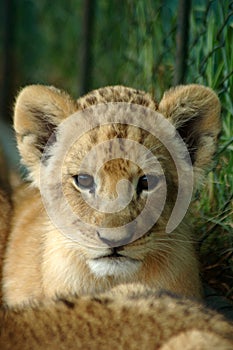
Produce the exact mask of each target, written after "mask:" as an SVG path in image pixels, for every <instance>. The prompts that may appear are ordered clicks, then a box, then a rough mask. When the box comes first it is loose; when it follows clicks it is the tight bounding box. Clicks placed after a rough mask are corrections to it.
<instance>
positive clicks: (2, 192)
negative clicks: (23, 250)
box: [0, 148, 12, 304]
mask: <svg viewBox="0 0 233 350" xmlns="http://www.w3.org/2000/svg"><path fill="white" fill-rule="evenodd" d="M8 178H9V175H8V168H7V164H6V161H5V159H4V156H3V152H2V150H1V148H0V280H2V266H3V257H4V254H5V250H6V245H7V238H8V234H9V231H10V219H11V215H12V208H11V199H10V186H9V181H8ZM1 302H2V288H1V289H0V304H1Z"/></svg>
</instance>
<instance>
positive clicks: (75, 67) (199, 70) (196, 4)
mask: <svg viewBox="0 0 233 350" xmlns="http://www.w3.org/2000/svg"><path fill="white" fill-rule="evenodd" d="M0 39H1V40H0V45H1V46H0V119H1V122H0V135H1V139H2V141H3V143H4V145H5V148H6V153H7V157H8V158H9V159H10V162H11V164H13V165H15V164H16V163H17V153H16V152H15V146H14V141H13V136H12V135H11V132H10V131H9V124H10V123H11V116H12V106H13V103H14V96H15V95H16V94H17V92H18V90H19V89H20V88H21V87H23V86H25V85H27V84H31V83H42V84H48V85H55V86H57V87H59V88H61V89H64V90H67V91H68V92H69V93H71V94H72V95H73V96H74V97H78V96H80V95H81V94H84V93H86V92H87V91H89V90H91V89H94V88H98V87H101V86H105V85H115V84H124V85H127V86H131V87H135V88H139V89H142V90H146V91H148V92H151V93H152V94H153V95H154V96H155V98H156V99H158V100H159V99H160V98H161V96H162V94H163V92H164V90H166V89H168V88H169V87H170V86H172V85H177V84H180V83H201V84H204V85H207V86H209V87H211V88H213V89H214V90H215V91H216V92H217V93H218V95H219V97H220V100H221V103H222V134H221V136H220V141H219V149H218V152H217V155H216V157H215V163H214V171H211V172H210V173H209V175H208V178H207V181H206V185H205V186H204V188H203V189H202V190H201V191H200V193H197V199H198V200H197V203H196V217H197V223H196V225H197V232H196V234H195V240H197V241H198V242H199V243H198V245H197V248H198V249H199V250H200V255H201V260H202V273H203V276H204V279H205V280H207V281H208V282H209V283H210V284H211V285H212V286H214V287H215V288H217V289H218V290H220V291H221V292H223V294H224V295H226V296H227V297H229V298H232V299H233V117H232V115H233V49H232V47H233V1H228V0H226V1H221V0H200V1H198V0H193V1H190V0H167V1H162V0H124V1H119V0H56V1H48V0H40V1H38V0H1V2H0ZM203 222H204V224H203Z"/></svg>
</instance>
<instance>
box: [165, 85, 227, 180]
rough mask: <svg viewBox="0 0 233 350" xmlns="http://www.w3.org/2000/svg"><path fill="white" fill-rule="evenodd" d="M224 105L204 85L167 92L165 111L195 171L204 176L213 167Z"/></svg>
mask: <svg viewBox="0 0 233 350" xmlns="http://www.w3.org/2000/svg"><path fill="white" fill-rule="evenodd" d="M220 109H221V108H220V102H219V99H218V97H217V95H216V94H215V92H214V91H213V90H211V89H209V88H207V87H204V86H202V85H196V84H192V85H181V86H178V87H175V88H172V89H170V90H168V91H167V92H165V94H164V96H163V98H162V100H161V102H160V104H159V112H161V113H162V114H163V115H164V116H165V117H166V118H168V119H169V120H170V121H171V123H172V124H173V125H174V126H175V127H176V129H177V131H178V132H179V134H180V136H181V137H182V138H183V140H184V142H185V143H186V145H187V148H188V150H189V153H190V157H191V160H192V163H193V166H194V171H195V172H196V173H199V174H200V175H201V174H203V170H206V169H207V168H208V166H209V165H210V164H211V160H212V156H213V154H214V152H215V149H216V144H217V138H218V134H219V132H220Z"/></svg>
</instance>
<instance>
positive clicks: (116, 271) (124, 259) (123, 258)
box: [88, 248, 141, 278]
mask: <svg viewBox="0 0 233 350" xmlns="http://www.w3.org/2000/svg"><path fill="white" fill-rule="evenodd" d="M88 265H89V267H90V269H91V271H92V273H94V275H96V276H98V277H104V276H115V277H118V278H119V277H120V276H121V277H122V278H124V277H126V276H130V275H133V274H134V273H135V272H136V271H137V270H138V269H139V267H140V266H141V261H140V260H136V259H134V258H131V257H129V256H127V255H124V254H123V253H121V252H120V251H119V248H111V249H110V250H109V251H108V253H107V254H106V255H101V256H98V257H96V258H94V259H91V260H89V261H88Z"/></svg>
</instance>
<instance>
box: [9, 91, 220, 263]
mask: <svg viewBox="0 0 233 350" xmlns="http://www.w3.org/2000/svg"><path fill="white" fill-rule="evenodd" d="M219 114H220V105H219V100H218V98H217V96H216V95H215V93H214V92H213V91H212V90H210V89H208V88H206V87H203V86H199V85H187V86H179V87H176V88H173V89H170V90H169V91H167V92H166V93H165V94H164V96H163V98H162V100H161V102H160V103H159V104H157V103H156V102H155V101H154V100H153V98H152V97H151V96H150V95H149V94H146V93H144V92H142V91H138V90H134V89H131V88H126V87H123V86H114V87H106V88H102V89H99V90H95V91H93V92H91V93H89V94H87V95H86V96H84V97H82V98H80V99H78V100H77V101H75V100H73V99H72V98H71V97H70V96H69V95H67V94H66V93H64V92H61V91H60V90H57V89H55V88H53V87H46V86H40V85H34V86H28V87H26V88H25V89H23V90H22V91H21V93H20V94H19V96H18V98H17V101H16V105H15V116H14V127H15V131H16V136H17V141H18V148H19V151H20V154H21V157H22V162H23V163H24V164H25V165H26V167H27V168H28V171H29V175H30V179H31V181H32V184H33V185H34V186H36V187H38V188H39V189H40V191H41V194H42V198H43V200H44V204H45V208H46V210H47V211H48V214H49V216H50V218H51V219H52V221H53V223H54V224H55V225H56V226H58V227H59V228H60V229H61V230H62V231H63V232H64V234H65V235H68V236H70V238H72V240H77V241H78V242H79V243H80V242H81V244H83V245H84V246H86V247H87V251H88V254H90V255H92V258H93V259H99V261H100V260H101V259H100V258H102V257H105V256H110V255H111V256H112V257H114V256H115V257H120V256H121V257H123V256H125V255H127V254H128V255H127V256H129V255H130V254H131V255H132V256H131V259H134V260H137V259H141V254H142V252H141V251H140V248H139V247H140V246H141V242H142V241H143V249H144V250H143V251H144V253H145V252H146V248H145V247H146V245H148V247H147V249H148V251H149V250H151V249H152V246H151V242H152V241H153V242H154V241H155V240H157V242H156V244H155V245H154V249H155V250H156V249H157V250H158V247H159V244H158V240H159V239H162V238H163V237H164V236H166V234H167V232H170V231H173V230H175V232H179V227H181V226H182V223H180V222H181V221H182V219H183V218H184V217H185V213H186V211H187V210H188V205H189V203H190V200H191V197H192V192H193V189H195V188H196V186H197V185H198V183H199V182H200V181H201V177H202V175H203V172H204V171H205V170H206V168H207V167H208V166H209V164H210V161H211V157H212V155H213V153H214V150H215V146H216V140H217V135H218V133H219V128H220V126H219ZM171 218H172V219H171ZM184 221H185V220H184ZM127 247H130V249H131V250H130V252H131V253H129V252H127V253H126V251H127ZM104 249H105V250H104ZM110 250H111V254H110V253H109V252H110ZM103 251H104V252H105V253H103ZM123 251H124V252H123ZM95 266H96V265H95ZM95 266H92V268H93V269H95Z"/></svg>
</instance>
